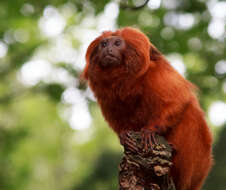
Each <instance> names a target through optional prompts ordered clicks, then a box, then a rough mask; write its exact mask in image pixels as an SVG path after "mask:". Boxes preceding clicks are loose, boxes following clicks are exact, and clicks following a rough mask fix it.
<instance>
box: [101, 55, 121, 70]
mask: <svg viewBox="0 0 226 190" xmlns="http://www.w3.org/2000/svg"><path fill="white" fill-rule="evenodd" d="M119 64H120V59H119V58H118V57H115V56H113V55H106V56H104V57H103V59H102V60H101V62H100V65H101V67H112V66H116V65H119Z"/></svg>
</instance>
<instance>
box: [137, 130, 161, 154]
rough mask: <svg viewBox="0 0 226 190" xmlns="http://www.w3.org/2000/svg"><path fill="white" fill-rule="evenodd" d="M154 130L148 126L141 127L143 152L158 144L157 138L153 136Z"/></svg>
mask: <svg viewBox="0 0 226 190" xmlns="http://www.w3.org/2000/svg"><path fill="white" fill-rule="evenodd" d="M156 133H157V132H156V131H152V130H151V129H148V128H145V127H144V128H142V129H141V135H142V139H141V143H142V144H143V149H144V151H145V152H149V150H150V149H153V146H156V145H158V143H157V140H156V138H155V135H156Z"/></svg>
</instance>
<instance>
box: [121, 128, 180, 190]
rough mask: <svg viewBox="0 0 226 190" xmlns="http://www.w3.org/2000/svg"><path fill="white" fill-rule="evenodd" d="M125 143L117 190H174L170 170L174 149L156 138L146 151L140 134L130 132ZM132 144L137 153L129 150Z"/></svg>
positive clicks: (159, 138)
mask: <svg viewBox="0 0 226 190" xmlns="http://www.w3.org/2000/svg"><path fill="white" fill-rule="evenodd" d="M127 138H128V140H129V141H128V142H125V143H124V157H123V158H122V161H121V163H120V165H119V186H120V187H119V190H176V188H175V185H174V182H173V180H172V177H171V176H170V168H171V166H172V151H173V149H172V148H171V146H170V145H169V144H168V143H167V141H166V140H165V139H164V138H163V137H161V136H159V135H155V139H156V141H157V144H156V143H153V145H152V146H151V148H150V150H148V151H145V150H144V149H143V145H142V143H141V133H140V132H133V131H129V132H128V133H127ZM131 143H132V144H133V145H135V146H136V150H134V149H132V148H131V146H130V145H131Z"/></svg>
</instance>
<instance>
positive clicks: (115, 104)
mask: <svg viewBox="0 0 226 190" xmlns="http://www.w3.org/2000/svg"><path fill="white" fill-rule="evenodd" d="M110 36H120V37H121V38H122V39H124V41H125V42H126V45H127V46H126V49H125V51H124V52H123V64H121V65H120V66H118V67H113V68H112V69H102V68H100V67H99V65H98V62H99V61H100V58H99V57H98V55H99V53H98V51H99V50H98V48H97V47H98V45H99V43H100V41H101V40H102V39H104V38H106V37H110ZM86 62H87V64H86V67H85V69H84V72H83V77H84V78H85V79H87V80H88V83H89V85H90V87H91V89H92V90H93V92H94V94H95V96H96V98H97V100H98V103H99V105H100V107H101V110H102V113H103V115H104V117H105V119H106V120H107V122H108V123H109V125H110V127H111V128H112V129H113V130H114V131H115V132H116V133H117V134H118V135H119V134H120V133H122V132H124V131H127V130H135V131H140V130H141V129H143V128H147V129H149V130H150V131H154V132H155V131H156V132H158V133H160V134H161V135H163V136H164V137H165V138H166V139H167V140H168V142H169V143H171V144H172V145H173V146H174V148H175V149H176V154H175V156H174V158H173V163H174V165H173V168H172V176H173V178H174V182H175V183H176V188H177V190H199V189H200V188H201V185H202V184H203V182H204V179H205V178H206V176H207V174H208V172H209V170H210V168H211V165H212V158H211V145H212V137H211V133H210V130H209V128H208V126H207V124H206V122H205V119H204V114H203V111H202V110H201V108H200V106H199V103H198V101H197V98H196V96H195V94H194V92H193V91H194V86H193V85H192V84H191V83H190V82H189V81H187V80H186V79H184V78H183V77H182V76H181V75H180V74H179V73H178V72H177V71H176V70H175V69H174V68H173V67H172V66H171V65H170V64H169V63H168V62H167V60H166V59H165V58H164V56H163V55H162V54H161V53H160V52H159V51H158V50H157V49H156V48H155V47H154V45H152V44H151V43H150V41H149V40H148V38H147V37H146V36H145V35H144V34H143V33H141V32H140V31H139V30H137V29H133V28H129V27H127V28H123V29H119V30H117V31H115V32H111V31H107V32H104V33H103V34H102V35H101V36H100V37H98V38H96V39H95V40H94V41H93V42H92V43H91V44H90V46H89V47H88V50H87V53H86Z"/></svg>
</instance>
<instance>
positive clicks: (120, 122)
mask: <svg viewBox="0 0 226 190" xmlns="http://www.w3.org/2000/svg"><path fill="white" fill-rule="evenodd" d="M100 105H101V109H102V112H103V115H104V117H105V119H106V120H107V121H108V123H109V125H110V127H112V128H113V129H114V130H115V131H116V132H120V131H123V130H134V131H139V130H140V129H141V128H142V127H144V126H145V125H147V124H148V118H149V117H150V111H149V109H148V107H145V106H144V102H143V100H142V98H141V97H139V96H135V97H128V98H127V99H126V100H124V101H122V100H120V99H119V98H116V99H114V100H110V101H106V102H105V103H100Z"/></svg>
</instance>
